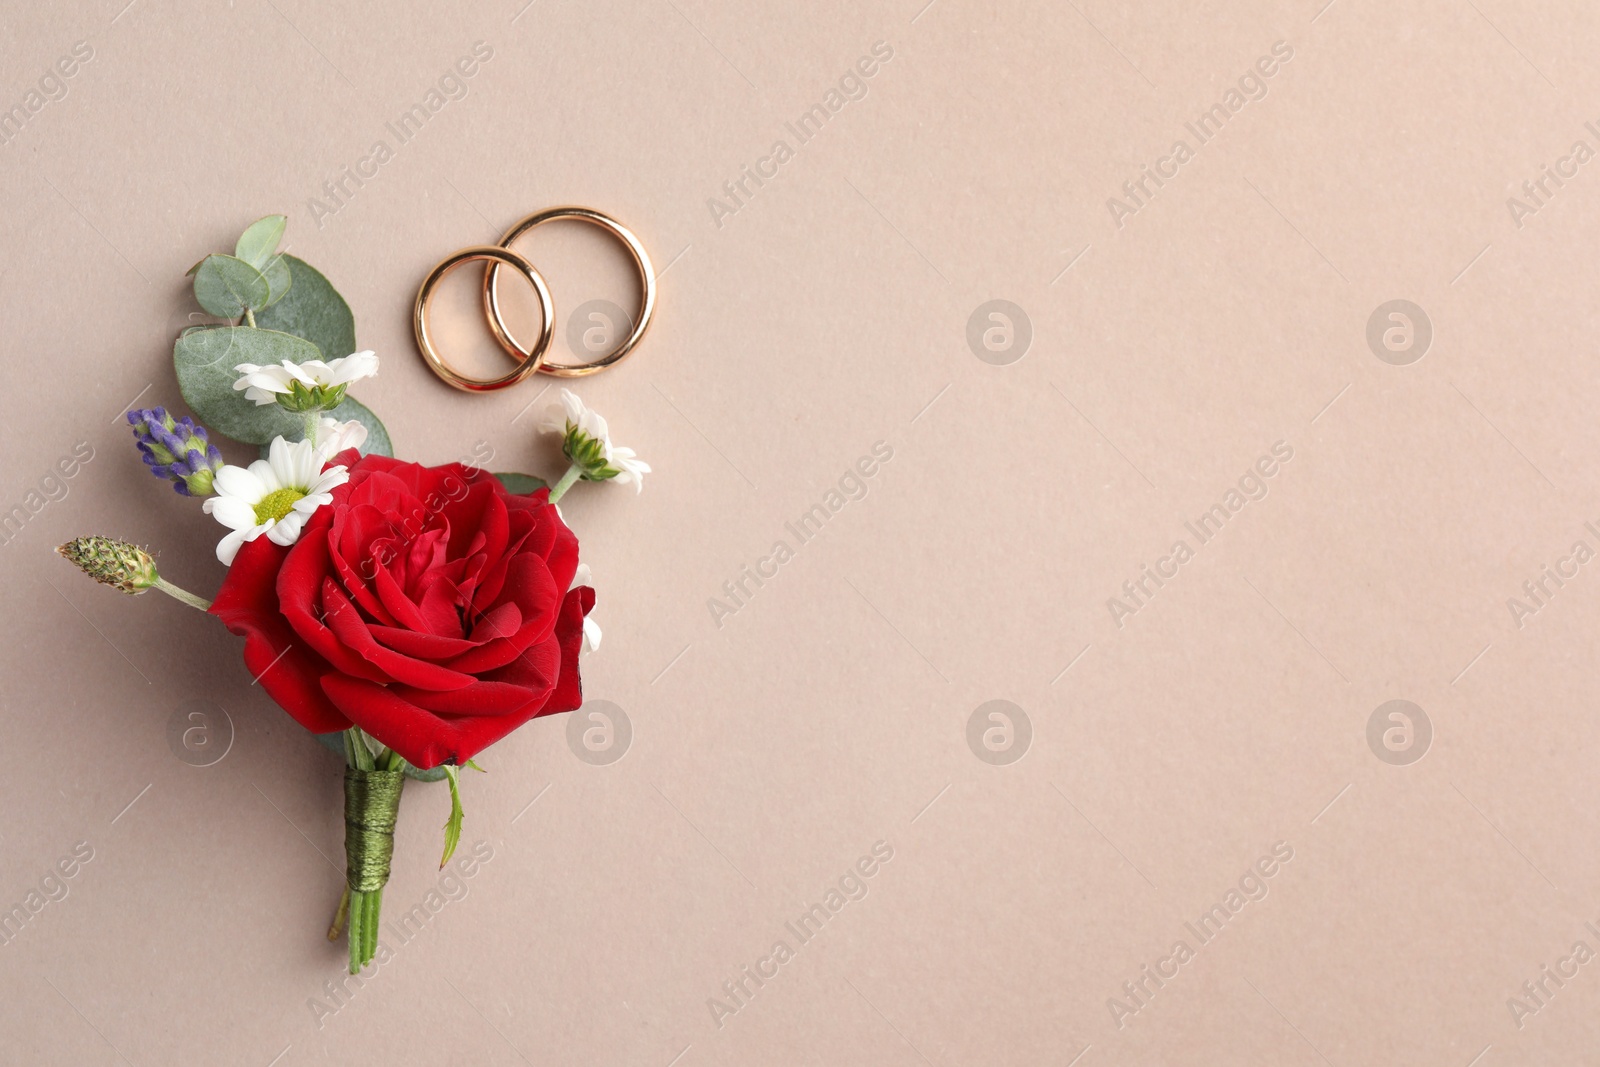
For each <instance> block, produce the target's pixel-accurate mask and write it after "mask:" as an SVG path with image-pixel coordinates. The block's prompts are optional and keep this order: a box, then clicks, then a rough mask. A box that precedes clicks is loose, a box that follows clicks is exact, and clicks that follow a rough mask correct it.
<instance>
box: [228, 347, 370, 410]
mask: <svg viewBox="0 0 1600 1067" xmlns="http://www.w3.org/2000/svg"><path fill="white" fill-rule="evenodd" d="M233 369H234V370H235V371H237V372H238V373H239V375H240V377H239V380H238V381H236V382H234V383H233V387H234V388H235V389H242V390H244V397H245V399H246V400H254V401H255V402H256V403H257V404H258V405H263V404H275V403H279V402H280V401H279V399H278V398H279V397H280V396H282V397H285V398H289V397H293V396H294V395H295V394H297V393H300V394H305V393H309V392H311V391H313V390H319V389H320V390H322V391H323V393H324V394H328V393H332V392H333V391H335V390H337V391H338V392H339V398H340V399H343V397H344V387H346V386H348V385H349V384H350V383H351V382H356V381H360V380H361V379H362V378H371V377H374V376H376V375H377V373H378V357H377V354H376V353H374V352H371V351H366V352H353V353H351V354H350V355H348V356H341V357H339V358H338V359H330V360H328V361H327V362H323V361H322V360H320V359H313V360H308V361H307V362H305V363H295V362H293V361H291V360H287V359H286V360H284V361H282V362H281V363H279V364H276V365H273V364H268V365H266V366H258V365H257V364H255V363H240V364H239V365H238V366H236V367H234V368H233ZM330 406H331V405H330Z"/></svg>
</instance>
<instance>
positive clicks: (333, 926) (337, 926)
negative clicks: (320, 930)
mask: <svg viewBox="0 0 1600 1067" xmlns="http://www.w3.org/2000/svg"><path fill="white" fill-rule="evenodd" d="M348 914H350V886H349V884H348V883H346V884H345V887H344V892H343V893H340V894H339V910H338V911H335V912H334V913H333V922H332V923H330V924H329V926H328V940H329V941H337V940H339V935H340V934H341V933H343V932H344V918H345V916H346V915H348Z"/></svg>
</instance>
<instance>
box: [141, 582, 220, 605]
mask: <svg viewBox="0 0 1600 1067" xmlns="http://www.w3.org/2000/svg"><path fill="white" fill-rule="evenodd" d="M151 588H152V589H159V590H161V591H162V592H163V593H165V594H167V595H168V596H169V597H171V598H172V599H174V600H181V601H182V602H183V603H185V604H187V605H189V606H190V607H191V608H199V609H200V610H201V611H210V610H211V601H209V600H207V599H205V598H204V597H198V596H195V595H194V594H193V593H191V592H189V591H188V590H186V589H179V588H178V587H177V586H175V585H173V584H172V583H171V582H169V581H167V580H166V579H165V578H157V579H156V584H155V585H153V586H151Z"/></svg>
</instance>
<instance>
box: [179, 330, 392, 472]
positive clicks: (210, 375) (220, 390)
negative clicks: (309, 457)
mask: <svg viewBox="0 0 1600 1067" xmlns="http://www.w3.org/2000/svg"><path fill="white" fill-rule="evenodd" d="M320 355H321V354H320V353H319V352H318V351H317V346H316V345H314V344H312V343H311V342H309V341H306V340H304V339H302V338H299V337H295V336H293V335H292V334H287V333H279V332H278V331H276V330H253V329H251V328H250V327H248V326H218V327H216V328H215V329H210V330H195V331H193V332H192V333H185V334H184V335H183V336H181V337H179V338H178V341H177V343H176V344H174V345H173V346H172V365H173V369H174V370H176V371H177V374H178V388H179V389H180V390H181V391H182V393H183V399H184V401H185V402H186V403H188V405H189V407H190V409H191V410H192V411H193V412H194V413H195V417H196V418H198V419H199V420H200V421H201V422H202V423H204V424H205V425H207V426H209V427H211V428H212V429H213V430H215V431H217V432H218V433H220V434H222V435H223V436H225V437H231V438H233V439H234V440H235V441H244V442H246V443H249V444H256V445H259V444H265V443H267V442H268V441H271V440H272V439H273V438H274V437H277V436H278V435H279V434H282V435H283V436H285V437H288V438H290V439H293V438H295V437H298V436H299V435H300V434H301V432H302V430H303V428H304V426H305V420H304V418H302V417H301V416H299V415H296V414H293V413H292V412H288V411H285V410H284V409H283V408H281V407H279V406H278V405H277V404H261V405H258V404H256V403H255V401H253V400H246V399H245V398H244V392H243V390H235V389H234V387H233V383H234V382H235V381H237V380H238V378H239V374H238V372H237V371H235V370H234V369H233V368H234V367H235V366H237V365H238V364H240V363H256V364H268V363H277V362H279V361H280V360H285V359H288V360H293V361H294V362H296V363H307V362H310V361H311V360H314V359H317V358H319V357H320ZM341 406H343V405H341ZM369 432H370V431H369ZM385 437H387V435H385Z"/></svg>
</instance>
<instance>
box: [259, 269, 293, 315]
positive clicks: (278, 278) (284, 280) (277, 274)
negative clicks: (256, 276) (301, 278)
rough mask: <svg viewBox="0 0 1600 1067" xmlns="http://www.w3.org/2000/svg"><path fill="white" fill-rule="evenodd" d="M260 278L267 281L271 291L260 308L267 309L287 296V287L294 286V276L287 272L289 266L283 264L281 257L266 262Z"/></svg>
mask: <svg viewBox="0 0 1600 1067" xmlns="http://www.w3.org/2000/svg"><path fill="white" fill-rule="evenodd" d="M261 276H262V277H263V278H265V279H267V287H268V288H269V289H271V290H272V291H271V293H270V294H268V296H267V302H266V303H265V304H262V305H261V307H262V308H269V307H271V306H272V305H273V304H276V303H277V302H278V301H280V300H282V299H283V298H284V297H285V296H288V295H289V287H290V286H292V285H293V284H294V275H293V274H291V273H290V272H289V264H288V263H286V262H284V258H283V257H282V256H273V257H272V258H271V259H269V260H267V263H266V266H264V267H262V268H261ZM258 321H259V320H258Z"/></svg>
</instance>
